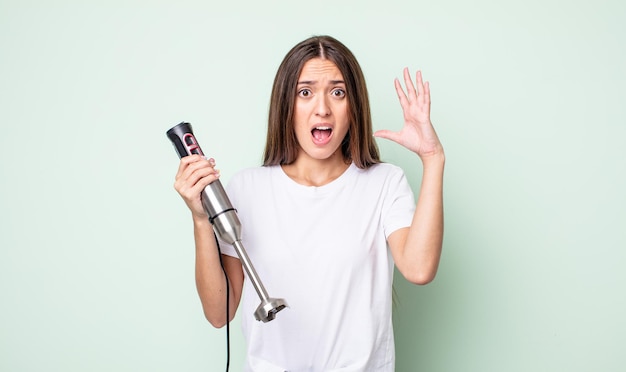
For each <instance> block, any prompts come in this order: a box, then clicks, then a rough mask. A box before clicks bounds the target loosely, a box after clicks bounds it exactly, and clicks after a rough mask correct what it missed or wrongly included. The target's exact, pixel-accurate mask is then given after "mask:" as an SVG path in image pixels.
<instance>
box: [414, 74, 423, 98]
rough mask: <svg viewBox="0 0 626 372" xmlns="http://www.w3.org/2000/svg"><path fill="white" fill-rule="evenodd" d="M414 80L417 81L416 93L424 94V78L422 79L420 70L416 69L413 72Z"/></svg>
mask: <svg viewBox="0 0 626 372" xmlns="http://www.w3.org/2000/svg"><path fill="white" fill-rule="evenodd" d="M415 81H417V93H418V94H419V95H422V94H424V80H423V79H422V71H420V70H417V72H416V73H415Z"/></svg>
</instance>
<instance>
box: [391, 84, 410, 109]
mask: <svg viewBox="0 0 626 372" xmlns="http://www.w3.org/2000/svg"><path fill="white" fill-rule="evenodd" d="M393 84H394V85H395V87H396V93H397V94H398V99H399V100H400V106H402V108H403V109H404V108H405V107H407V106H408V104H409V101H408V99H407V98H406V94H405V93H404V89H402V85H401V84H400V80H398V79H394V81H393Z"/></svg>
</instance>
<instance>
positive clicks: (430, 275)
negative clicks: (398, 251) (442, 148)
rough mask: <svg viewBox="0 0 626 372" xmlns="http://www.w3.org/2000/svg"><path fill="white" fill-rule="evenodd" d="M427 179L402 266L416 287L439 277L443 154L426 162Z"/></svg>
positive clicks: (409, 232) (423, 184) (412, 224)
mask: <svg viewBox="0 0 626 372" xmlns="http://www.w3.org/2000/svg"><path fill="white" fill-rule="evenodd" d="M422 161H423V166H424V168H423V169H424V170H423V177H422V184H421V187H420V191H419V195H418V198H417V205H416V207H415V214H414V215H413V221H412V223H411V227H410V228H409V231H408V234H407V237H406V241H405V242H404V249H403V254H402V256H403V257H402V262H403V263H404V266H405V267H404V268H403V269H404V270H403V273H404V275H405V277H407V279H409V280H410V281H411V282H414V283H416V284H427V283H429V282H431V281H432V280H433V279H434V278H435V275H436V273H437V268H438V267H439V259H440V257H441V249H442V244H443V225H444V222H443V171H444V164H445V156H444V155H443V152H442V153H441V154H438V155H433V156H430V157H427V158H424V159H422Z"/></svg>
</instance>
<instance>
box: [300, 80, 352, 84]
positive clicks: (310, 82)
mask: <svg viewBox="0 0 626 372" xmlns="http://www.w3.org/2000/svg"><path fill="white" fill-rule="evenodd" d="M315 83H317V81H316V80H303V81H299V82H298V85H313V84H315ZM345 83H346V82H345V81H343V80H331V81H330V84H331V85H337V84H345Z"/></svg>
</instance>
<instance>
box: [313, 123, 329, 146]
mask: <svg viewBox="0 0 626 372" xmlns="http://www.w3.org/2000/svg"><path fill="white" fill-rule="evenodd" d="M332 133H333V129H332V128H331V127H315V128H313V129H312V130H311V134H312V135H313V140H314V141H315V142H316V143H320V144H323V143H326V142H328V140H329V139H330V136H331V134H332Z"/></svg>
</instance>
